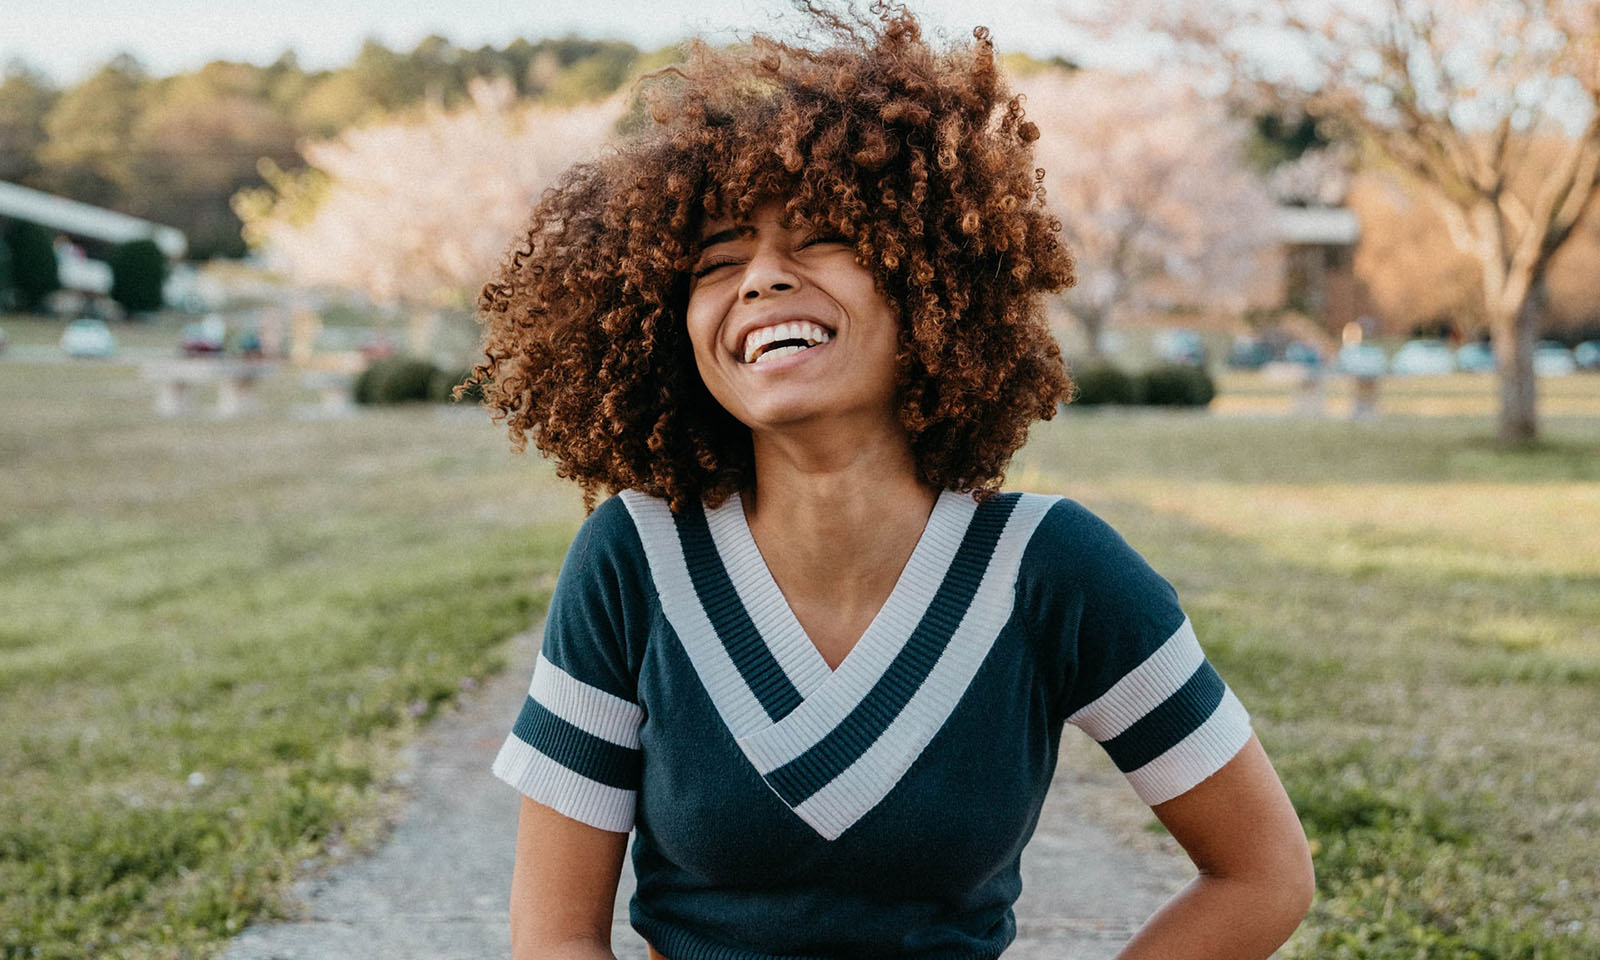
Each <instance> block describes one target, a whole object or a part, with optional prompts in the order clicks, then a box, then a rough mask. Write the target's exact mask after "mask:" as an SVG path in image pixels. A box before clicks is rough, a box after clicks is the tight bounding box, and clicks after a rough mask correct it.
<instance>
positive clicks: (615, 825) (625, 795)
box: [494, 734, 638, 833]
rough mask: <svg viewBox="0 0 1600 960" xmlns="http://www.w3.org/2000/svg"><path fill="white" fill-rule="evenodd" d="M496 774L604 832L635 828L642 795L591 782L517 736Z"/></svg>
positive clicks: (500, 759)
mask: <svg viewBox="0 0 1600 960" xmlns="http://www.w3.org/2000/svg"><path fill="white" fill-rule="evenodd" d="M494 775H495V776H497V777H499V778H500V779H501V780H504V781H505V782H506V783H509V784H511V785H512V786H513V787H516V788H517V790H519V791H520V792H521V793H522V794H523V795H525V796H527V797H528V798H529V799H532V800H536V801H538V802H539V803H542V804H544V805H545V806H547V807H549V808H550V809H552V810H554V811H556V812H557V813H559V814H562V815H564V816H568V817H571V818H572V819H574V820H578V821H581V822H583V823H587V824H588V825H589V826H591V827H598V828H600V829H601V830H614V831H616V832H617V833H627V832H628V831H629V830H632V829H633V815H634V810H635V807H636V805H637V803H636V801H637V799H638V794H636V793H635V792H634V791H632V790H623V789H621V788H618V787H613V786H609V785H607V784H604V783H599V782H598V781H595V780H590V779H589V778H588V777H585V776H583V775H582V774H580V773H577V772H575V771H573V770H571V769H569V768H567V767H564V766H562V765H561V764H559V763H557V762H556V761H554V760H552V759H550V758H549V757H547V756H545V755H544V754H542V753H540V752H539V751H537V750H535V749H534V748H533V747H531V746H529V745H528V744H526V743H523V742H522V741H521V740H518V739H517V737H516V735H515V734H512V735H511V736H509V737H507V738H506V742H505V743H504V744H503V745H501V747H500V753H499V754H498V755H497V756H496V757H495V759H494Z"/></svg>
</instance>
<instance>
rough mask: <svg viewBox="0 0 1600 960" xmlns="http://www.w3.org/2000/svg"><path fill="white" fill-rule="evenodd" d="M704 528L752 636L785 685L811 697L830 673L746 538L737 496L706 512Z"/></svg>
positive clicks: (747, 533) (751, 541)
mask: <svg viewBox="0 0 1600 960" xmlns="http://www.w3.org/2000/svg"><path fill="white" fill-rule="evenodd" d="M706 526H707V527H709V528H710V530H711V540H712V542H714V543H715V544H716V546H717V554H718V555H719V556H720V557H721V558H722V566H723V568H724V569H726V570H727V572H728V579H729V580H731V581H732V582H733V589H734V592H735V593H737V594H738V595H739V602H740V603H741V604H743V605H744V609H745V613H747V614H749V616H750V620H751V622H752V623H754V624H755V627H756V632H757V633H759V634H761V639H762V640H764V641H765V642H766V644H767V649H769V650H771V651H772V656H773V658H774V659H776V660H777V661H778V666H779V667H782V668H783V672H784V674H785V675H787V676H788V678H789V682H790V683H792V684H794V688H795V689H796V690H798V691H800V696H802V697H808V696H810V695H811V694H812V692H813V691H815V690H816V689H817V688H818V687H820V686H822V685H823V684H824V683H826V682H827V680H828V677H829V676H830V675H831V674H832V671H830V670H829V669H828V662H827V661H826V660H824V659H822V656H821V654H819V653H818V652H817V648H816V646H814V645H813V644H812V643H811V638H810V637H807V636H806V631H805V628H803V627H801V626H800V621H799V620H796V619H795V616H794V611H793V610H791V609H790V608H789V603H788V601H786V600H785V599H784V598H783V591H782V590H780V589H778V583H777V581H775V580H773V579H772V574H771V573H770V572H769V571H768V569H767V564H766V561H765V560H763V559H762V558H761V548H759V547H757V546H756V542H755V539H754V538H753V537H751V536H750V527H749V525H748V524H747V523H746V522H745V518H744V504H743V503H741V502H740V500H739V495H738V494H734V495H733V496H731V497H729V498H728V499H727V501H726V502H725V503H723V505H722V506H720V507H718V508H716V509H715V510H707V511H706Z"/></svg>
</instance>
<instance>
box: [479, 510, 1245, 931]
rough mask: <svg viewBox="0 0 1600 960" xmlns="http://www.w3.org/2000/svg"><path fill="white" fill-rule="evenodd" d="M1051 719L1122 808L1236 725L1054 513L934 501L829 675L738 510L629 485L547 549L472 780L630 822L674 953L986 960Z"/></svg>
mask: <svg viewBox="0 0 1600 960" xmlns="http://www.w3.org/2000/svg"><path fill="white" fill-rule="evenodd" d="M1068 723H1071V724H1073V725H1075V726H1077V727H1079V728H1080V729H1082V730H1083V731H1084V732H1085V733H1087V734H1088V735H1089V736H1091V737H1093V738H1094V739H1095V740H1096V741H1098V742H1099V743H1100V744H1101V745H1102V746H1103V747H1104V749H1105V750H1106V751H1107V753H1108V754H1109V755H1110V756H1111V758H1112V759H1113V760H1114V761H1115V762H1116V764H1117V766H1118V768H1119V769H1120V770H1122V771H1123V773H1124V775H1126V776H1127V778H1128V780H1129V782H1130V783H1131V784H1132V786H1133V788H1134V790H1135V792H1136V793H1137V794H1138V795H1139V797H1140V798H1141V799H1142V800H1144V802H1146V803H1149V804H1156V803H1160V802H1163V801H1165V800H1168V799H1171V798H1172V797H1175V796H1178V795H1180V794H1182V793H1184V792H1185V791H1187V790H1189V789H1191V788H1192V787H1194V786H1195V785H1196V784H1198V783H1199V782H1200V781H1202V780H1204V779H1205V778H1206V777H1208V776H1210V775H1211V774H1213V773H1215V772H1216V771H1217V770H1218V769H1219V768H1220V767H1221V766H1222V765H1223V764H1224V763H1226V762H1227V761H1228V760H1229V759H1231V758H1232V757H1233V756H1234V755H1236V754H1237V753H1238V751H1239V750H1240V749H1241V748H1242V747H1243V746H1244V744H1245V743H1246V742H1247V740H1248V739H1249V736H1250V724H1249V718H1248V716H1247V714H1246V713H1245V710H1244V708H1243V707H1242V706H1241V705H1240V703H1239V701H1238V699H1237V698H1236V697H1234V695H1233V693H1232V691H1230V690H1229V689H1228V687H1227V686H1226V684H1224V683H1223V681H1222V680H1221V678H1220V677H1219V676H1218V675H1217V673H1216V671H1215V670H1214V669H1213V668H1212V667H1211V665H1210V663H1209V662H1207V661H1206V659H1205V656H1204V654H1203V652H1202V651H1201V648H1200V646H1199V643H1198V641H1197V640H1196V638H1195V634H1194V631H1193V629H1192V627H1191V625H1190V623H1189V620H1188V618H1187V617H1186V616H1185V615H1184V613H1183V611H1182V608H1181V607H1180V606H1179V604H1178V599H1177V596H1176V594H1175V592H1174V591H1173V589H1172V587H1171V586H1170V585H1169V584H1168V583H1167V581H1166V580H1164V579H1163V578H1162V577H1161V576H1160V575H1158V574H1157V573H1155V571H1153V570H1152V569H1151V568H1150V567H1149V565H1148V564H1146V563H1145V561H1144V560H1143V558H1142V557H1140V556H1139V554H1138V553H1136V552H1135V551H1134V550H1133V549H1132V548H1131V547H1129V546H1128V544H1127V543H1126V542H1125V541H1124V540H1123V539H1122V538H1121V537H1120V536H1119V535H1118V534H1117V533H1116V532H1115V531H1114V530H1112V529H1111V527H1109V526H1108V525H1106V524H1105V523H1104V522H1103V521H1101V520H1100V519H1099V518H1097V517H1095V516H1094V515H1093V514H1092V513H1090V512H1089V511H1088V510H1086V509H1085V508H1083V507H1082V506H1080V505H1078V504H1077V503H1074V502H1073V501H1071V500H1067V499H1063V498H1060V497H1050V496H1042V495H1037V494H1019V493H1006V494H999V495H996V496H993V497H990V498H988V499H987V500H985V501H983V502H982V503H979V502H977V501H975V500H974V499H973V498H972V497H971V496H969V495H966V494H961V493H956V492H951V491H946V492H945V493H943V494H941V496H940V497H939V500H938V501H937V502H936V503H935V505H934V509H933V512H932V514H931V515H930V517H929V519H928V523H927V526H926V528H925V529H924V531H923V534H922V536H921V538H920V539H919V541H918V543H917V545H916V547H915V549H914V550H913V551H912V554H911V557H910V559H909V560H908V561H907V563H906V566H905V568H904V570H903V571H902V572H901V575H900V577H899V579H898V581H897V582H896V584H895V586H894V589H893V590H892V591H891V593H890V595H889V598H888V600H887V601H886V602H885V603H884V605H883V608H882V609H881V610H880V611H879V612H878V614H877V616H876V617H875V618H874V619H873V621H872V622H871V624H870V625H869V626H868V628H867V630H866V632H865V633H863V634H862V636H861V638H860V639H859V640H858V641H857V642H856V644H855V646H854V647H853V648H852V649H851V651H850V652H849V654H848V655H847V656H846V657H845V658H844V660H843V661H841V662H840V664H839V665H838V667H837V669H830V668H829V667H828V665H827V663H826V662H825V661H824V660H823V658H822V655H821V654H820V653H819V652H818V651H817V649H816V647H815V646H814V645H813V644H812V643H811V640H810V639H809V638H808V637H807V636H806V634H805V630H804V628H803V627H802V626H801V625H800V623H799V621H798V620H797V619H796V618H795V616H794V614H793V611H792V610H791V609H790V608H789V606H788V604H787V603H786V602H785V601H784V598H783V594H782V591H781V590H779V588H778V586H777V584H776V582H775V581H774V580H773V578H772V576H771V573H770V571H769V570H768V568H767V566H766V564H765V563H764V562H763V561H762V559H761V553H760V550H759V549H758V548H757V546H756V543H755V540H754V538H753V537H752V536H751V534H750V530H749V527H748V525H747V524H746V522H745V517H744V510H743V506H742V504H741V503H740V502H739V500H738V498H737V497H733V498H730V499H729V500H727V501H726V502H724V503H723V504H722V505H721V506H720V507H717V508H716V509H706V508H703V507H700V506H693V507H691V508H690V509H688V510H685V511H683V512H680V513H674V512H672V511H671V510H670V509H668V507H667V504H666V503H665V501H663V500H660V499H657V498H654V497H650V496H647V495H644V494H641V493H637V492H633V491H627V492H624V493H622V494H620V495H618V496H616V497H613V498H611V499H610V500H608V501H606V502H605V503H604V504H602V505H601V506H600V507H599V508H598V509H596V510H595V512H594V513H593V514H591V515H590V516H589V518H588V519H587V520H586V521H585V522H584V525H583V527H582V528H581V529H580V530H579V532H578V535H577V537H576V538H575V539H574V541H573V544H572V547H571V549H570V550H569V552H568V554H567V558H566V561H565V562H564V564H563V566H562V569H561V573H560V576H559V577H558V579H557V583H556V587H555V591H554V593H553V595H552V597H551V602H550V609H549V613H548V616H547V618H546V621H545V634H544V641H543V646H542V648H541V651H540V654H539V658H538V661H537V663H536V665H535V668H534V672H533V682H532V684H531V686H530V688H529V692H528V696H527V698H526V700H525V701H524V704H523V707H522V710H521V713H520V714H519V715H518V717H517V719H516V721H515V724H514V726H513V728H512V731H511V734H510V735H509V736H508V737H507V739H506V742H505V745H504V746H503V747H502V748H501V751H500V754H499V756H498V757H497V758H496V760H495V764H494V773H495V774H496V775H497V776H499V777H500V778H501V779H503V780H505V781H506V782H508V783H510V784H511V785H513V786H514V787H516V788H517V789H518V790H520V791H521V792H522V793H524V794H525V795H527V796H528V797H530V798H532V799H533V800H535V801H537V802H539V803H542V804H544V805H546V806H549V807H551V808H552V809H554V810H556V811H558V812H560V813H562V814H564V815H566V816H568V817H571V818H573V819H576V820H580V821H582V822H584V823H587V824H590V825H592V826H595V827H598V828H601V829H604V830H612V831H619V832H625V831H628V830H630V829H632V830H636V838H635V841H634V845H633V860H634V869H635V873H636V874H637V876H638V889H637V892H636V893H635V895H634V898H633V901H632V903H631V904H630V916H631V919H632V922H633V926H634V927H635V929H637V930H638V931H639V933H640V934H641V935H642V936H643V937H644V938H645V939H646V940H648V941H649V942H650V943H651V944H653V945H654V946H655V947H656V949H657V950H659V951H660V952H661V953H662V954H664V955H665V956H667V957H669V958H671V960H776V958H810V957H815V958H823V957H860V958H890V957H905V958H918V960H986V958H993V957H998V956H999V955H1000V953H1001V952H1002V951H1003V950H1004V949H1005V947H1006V946H1007V945H1008V944H1009V943H1010V942H1011V941H1012V939H1013V938H1014V937H1015V933H1016V924H1015V920H1014V917H1013V914H1012V905H1013V904H1014V903H1015V901H1016V899H1017V897H1018V895H1019V894H1020V893H1021V888H1022V881H1021V874H1020V865H1021V854H1022V850H1023V847H1024V846H1025V845H1026V843H1027V841H1028V839H1029V837H1030V836H1031V835H1032V833H1033V830H1034V827H1035V825H1036V824H1037V822H1038V816H1039V810H1040V807H1041V805H1042V803H1043V801H1044V797H1045V793H1046V790H1047V789H1048V787H1049V784H1050V779H1051V776H1052V774H1053V773H1054V770H1055V765H1056V757H1057V748H1058V744H1059V739H1060V735H1061V731H1062V728H1063V726H1064V725H1065V724H1068Z"/></svg>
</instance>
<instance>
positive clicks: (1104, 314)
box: [1019, 70, 1274, 354]
mask: <svg viewBox="0 0 1600 960" xmlns="http://www.w3.org/2000/svg"><path fill="white" fill-rule="evenodd" d="M1019 86H1020V87H1021V88H1022V89H1023V90H1024V91H1025V92H1026V94H1027V98H1028V99H1027V109H1028V117H1029V119H1031V120H1033V121H1034V122H1035V123H1037V124H1038V125H1039V129H1040V133H1041V136H1040V139H1039V143H1038V145H1037V148H1036V150H1037V157H1038V159H1039V163H1040V165H1041V166H1042V167H1043V168H1044V170H1045V181H1044V185H1045V197H1046V202H1047V203H1048V204H1049V205H1050V206H1051V207H1053V208H1054V209H1055V210H1056V211H1057V213H1058V215H1059V216H1060V218H1061V221H1062V234H1063V238H1064V239H1065V240H1066V241H1067V243H1068V245H1069V246H1070V247H1071V248H1072V251H1073V255H1074V257H1075V259H1076V260H1077V265H1078V283H1077V285H1076V286H1075V287H1073V288H1072V289H1071V290H1069V291H1068V304H1069V305H1070V307H1071V309H1072V313H1073V314H1074V316H1076V317H1077V318H1078V319H1079V320H1080V321H1081V322H1082V324H1083V327H1084V333H1085V334H1086V337H1087V339H1088V342H1089V349H1090V352H1091V353H1096V354H1097V353H1099V351H1100V340H1101V334H1102V333H1103V332H1104V330H1105V328H1106V326H1107V324H1109V323H1111V322H1114V321H1115V320H1116V319H1117V318H1118V317H1119V316H1121V315H1124V314H1126V313H1128V312H1132V311H1149V310H1155V309H1164V308H1191V307H1198V308H1202V309H1206V308H1220V309H1227V310H1233V311H1238V310H1242V309H1243V308H1244V307H1246V306H1247V305H1248V300H1249V298H1250V295H1251V294H1252V293H1255V292H1257V291H1260V290H1261V289H1262V288H1263V287H1264V286H1265V283H1264V274H1265V267H1266V263H1265V260H1266V257H1267V254H1268V253H1269V252H1270V251H1271V250H1272V249H1273V246H1274V237H1273V234H1272V223H1273V218H1272V210H1273V207H1272V200H1271V198H1270V196H1269V195H1268V194H1267V191H1266V188H1265V186H1264V185H1263V184H1262V182H1261V181H1260V179H1259V178H1257V177H1256V176H1255V175H1253V174H1252V173H1250V172H1249V171H1248V170H1246V169H1245V168H1244V166H1243V162H1242V161H1243V149H1244V144H1245V140H1246V137H1247V135H1248V130H1247V128H1246V126H1245V125H1244V124H1243V123H1242V122H1239V121H1236V120H1233V119H1231V118H1230V117H1228V115H1227V114H1226V111H1225V110H1224V108H1223V105H1222V104H1221V103H1219V102H1217V101H1215V100H1208V99H1206V98H1204V97H1201V96H1200V95H1199V94H1198V93H1196V92H1195V91H1194V90H1193V89H1192V88H1190V87H1188V86H1186V85H1184V84H1181V83H1178V82H1176V81H1173V80H1170V79H1162V78H1159V77H1152V76H1123V75H1119V74H1115V73H1108V72H1099V71H1088V70H1083V71H1078V72H1076V73H1072V74H1068V73H1065V72H1061V71H1056V72H1051V73H1047V74H1038V75H1035V76H1033V77H1030V78H1028V79H1027V80H1026V82H1025V83H1022V84H1019Z"/></svg>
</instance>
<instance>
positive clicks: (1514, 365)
mask: <svg viewBox="0 0 1600 960" xmlns="http://www.w3.org/2000/svg"><path fill="white" fill-rule="evenodd" d="M1544 303H1545V286H1544V278H1543V277H1542V276H1541V277H1536V278H1535V279H1534V281H1533V283H1532V284H1530V285H1529V287H1528V294H1527V296H1525V297H1524V298H1523V300H1522V304H1521V306H1519V307H1518V308H1517V312H1516V313H1515V314H1514V315H1512V316H1510V317H1506V318H1496V319H1495V321H1494V323H1493V328H1492V329H1493V333H1494V341H1495V342H1494V354H1495V361H1496V364H1497V366H1498V367H1499V369H1500V441H1501V442H1502V443H1507V444H1526V443H1530V442H1532V441H1533V440H1535V439H1537V438H1538V436H1539V419H1538V416H1539V403H1538V380H1537V379H1536V378H1535V377H1534V373H1533V347H1534V341H1535V340H1536V339H1537V337H1538V330H1539V321H1540V319H1542V317H1543V316H1544Z"/></svg>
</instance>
